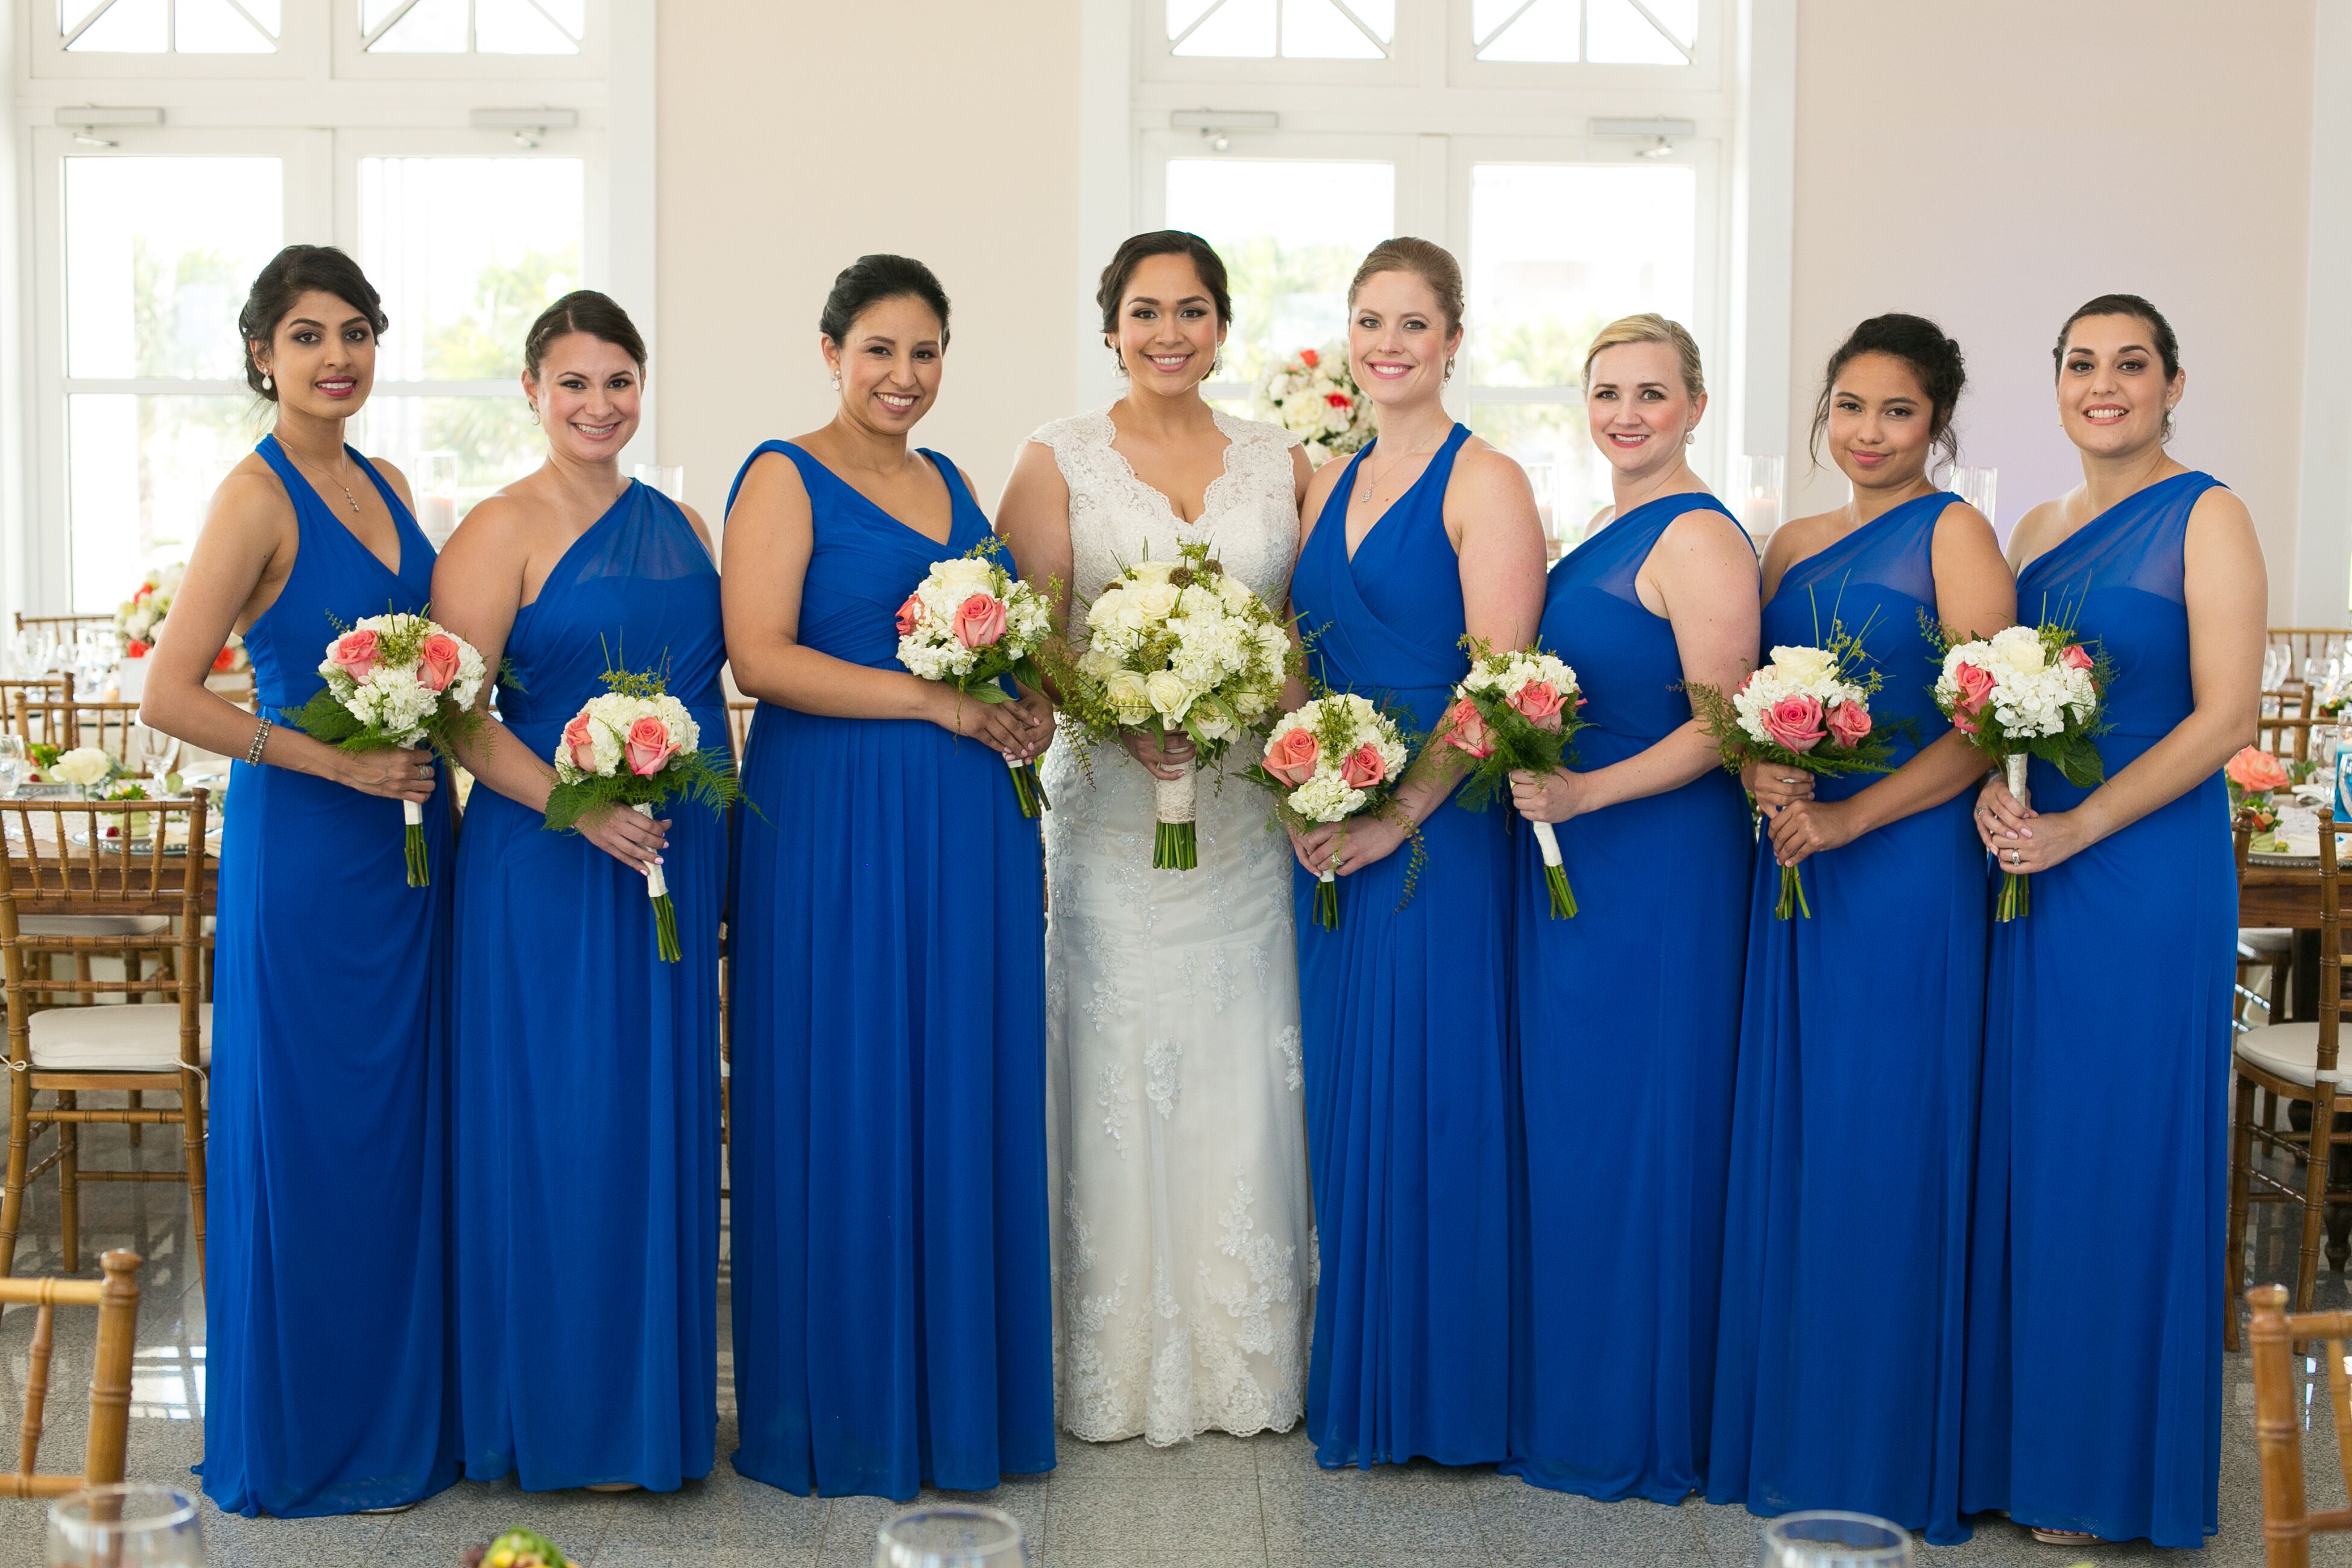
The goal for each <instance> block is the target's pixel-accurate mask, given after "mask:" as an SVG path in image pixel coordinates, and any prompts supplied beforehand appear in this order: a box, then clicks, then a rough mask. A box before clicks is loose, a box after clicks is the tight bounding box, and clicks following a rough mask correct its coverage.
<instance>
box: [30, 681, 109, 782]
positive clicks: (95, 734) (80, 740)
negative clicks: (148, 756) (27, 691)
mask: <svg viewBox="0 0 2352 1568" xmlns="http://www.w3.org/2000/svg"><path fill="white" fill-rule="evenodd" d="M138 727H139V704H137V703H136V702H118V701H112V700H108V701H97V700H89V699H85V698H82V697H79V696H77V695H76V694H75V692H74V689H73V687H72V685H71V678H70V677H68V684H67V686H66V688H65V690H64V693H63V694H62V695H61V696H58V697H28V698H26V699H25V700H22V701H20V702H18V703H16V733H17V734H19V735H21V736H23V737H24V739H25V741H26V742H27V743H28V744H29V743H32V742H45V743H47V744H48V745H52V746H55V747H57V748H58V750H60V751H67V752H70V751H72V750H73V749H74V748H75V747H77V746H96V747H97V748H98V749H99V750H100V751H102V752H105V753H106V754H107V755H108V756H110V757H112V758H113V759H114V760H115V761H116V762H118V763H120V762H123V761H125V760H127V759H128V758H129V757H130V755H131V733H132V731H135V730H137V729H138Z"/></svg>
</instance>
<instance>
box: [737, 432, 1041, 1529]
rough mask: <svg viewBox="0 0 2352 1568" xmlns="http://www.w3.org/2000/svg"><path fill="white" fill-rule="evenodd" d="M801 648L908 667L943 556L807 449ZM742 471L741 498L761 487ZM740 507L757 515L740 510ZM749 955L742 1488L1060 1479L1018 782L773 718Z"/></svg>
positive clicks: (955, 748)
mask: <svg viewBox="0 0 2352 1568" xmlns="http://www.w3.org/2000/svg"><path fill="white" fill-rule="evenodd" d="M767 452H779V453H782V455H783V456H784V457H786V458H790V459H791V460H792V463H793V467H795V468H798V469H799V470H800V474H801V479H802V482H803V484H805V485H806V486H807V487H808V495H809V507H810V510H811V512H812V514H813V517H812V521H813V524H814V531H815V542H814V550H813V552H812V553H811V555H810V557H809V563H808V574H807V577H806V579H805V580H804V582H803V585H802V589H801V612H800V641H801V642H802V644H803V646H805V647H812V648H814V649H816V650H818V651H819V652H822V653H826V654H830V655H831V656H833V657H834V658H839V659H844V660H846V661H848V662H850V663H853V664H862V665H866V666H868V667H870V668H876V669H896V668H898V658H897V652H898V629H897V626H895V624H894V623H893V620H892V616H893V615H894V614H895V612H896V611H897V609H898V605H899V604H900V603H901V602H903V601H904V600H905V599H906V597H907V595H908V594H910V593H912V592H914V590H915V585H916V584H918V583H919V582H921V581H922V579H923V577H924V575H925V574H928V573H929V570H930V568H931V566H932V564H933V563H935V562H939V561H943V560H946V559H948V558H949V557H950V556H956V555H961V554H963V553H964V552H966V551H968V550H970V549H971V547H972V546H973V545H974V544H977V543H978V542H980V541H982V539H984V538H986V537H987V536H988V533H989V527H988V520H987V518H986V517H985V516H983V515H982V512H981V510H980V505H979V503H978V502H977V501H975V500H973V499H972V496H971V492H970V491H969V490H967V489H965V488H964V485H963V480H962V479H961V476H960V475H959V474H958V473H957V471H956V467H955V465H954V464H953V463H950V461H948V460H947V459H946V458H943V457H940V455H939V454H938V453H936V452H929V451H926V452H925V453H924V454H923V455H924V456H925V457H926V458H929V459H930V461H931V462H932V463H933V464H935V465H937V467H938V468H939V470H940V478H941V479H944V480H945V481H946V482H947V487H948V491H949V494H950V498H951V501H952V505H953V511H954V523H953V528H952V531H951V532H950V534H949V537H948V540H947V542H945V543H944V544H942V543H938V542H934V541H932V540H930V539H929V538H927V537H926V536H925V535H923V534H921V533H919V532H918V531H916V530H914V529H912V528H909V527H908V526H907V525H906V524H905V523H902V522H900V521H898V520H897V519H896V518H894V517H892V516H890V515H889V514H888V513H887V512H885V511H884V510H881V508H879V507H877V506H876V505H875V504H874V503H873V502H872V501H870V500H867V499H866V497H864V496H863V495H861V494H859V493H858V492H857V491H856V489H852V488H851V487H850V485H849V484H848V483H847V482H846V481H845V480H843V479H840V478H839V477H838V476H836V475H835V473H834V472H833V471H832V470H831V469H829V468H826V467H825V466H824V464H822V463H820V462H818V461H817V460H816V459H815V458H813V457H811V456H810V455H809V454H808V453H807V452H805V451H803V450H802V449H801V448H800V447H795V446H793V445H792V444H790V443H789V442H782V441H770V442H766V443H764V444H762V445H761V447H759V448H758V449H757V450H755V451H754V452H753V453H752V454H751V460H749V461H746V463H745V464H744V468H745V470H746V471H748V470H749V469H750V468H751V462H752V461H756V460H757V459H758V458H760V456H761V454H762V453H767ZM742 482H743V481H742V476H741V475H740V474H739V475H737V477H736V480H735V488H736V489H741V488H742ZM728 504H729V505H730V507H731V506H732V505H733V504H734V496H733V493H732V492H731V491H730V494H729V497H728ZM743 784H744V793H745V795H746V797H747V801H748V804H749V805H754V806H756V807H757V808H758V809H757V810H747V811H745V812H743V813H742V814H741V826H740V833H741V838H742V845H741V849H740V862H739V867H738V871H737V877H738V881H737V890H736V897H735V905H734V909H735V914H734V924H733V934H734V942H735V951H734V974H735V988H734V1009H735V1011H734V1025H735V1031H734V1075H735V1076H734V1096H733V1109H734V1142H733V1146H732V1149H731V1151H730V1152H731V1164H730V1171H731V1175H732V1183H731V1191H732V1202H731V1206H732V1211H733V1237H734V1251H733V1262H734V1294H733V1309H734V1329H735V1396H736V1403H737V1405H738V1407H739V1409H740V1415H741V1423H742V1436H743V1441H742V1447H740V1449H738V1450H737V1451H736V1454H735V1468H737V1469H738V1470H740V1471H741V1472H742V1473H743V1474H745V1475H747V1476H751V1477H752V1478H754V1479H759V1480H762V1481H766V1482H768V1483H769V1484H770V1485H772V1486H776V1487H781V1488H782V1489H785V1490H786V1491H792V1492H799V1493H803V1494H805V1493H807V1492H810V1491H814V1492H816V1493H818V1494H819V1495H821V1496H826V1497H837V1496H845V1495H849V1494H854V1493H862V1494H866V1495H874V1496H882V1497H889V1498H896V1499H898V1500H902V1501H903V1500H908V1499H910V1498H912V1497H914V1496H915V1494H916V1492H917V1490H918V1489H919V1488H920V1487H922V1486H925V1485H929V1486H935V1487H945V1488H949V1489H955V1490H961V1491H984V1490H987V1489H990V1488H992V1487H994V1486H995V1485H996V1484H997V1482H998V1480H999V1479H1000V1478H1001V1477H1003V1476H1005V1475H1008V1474H1027V1473H1034V1472H1036V1471H1040V1470H1049V1469H1051V1468H1053V1466H1054V1366H1053V1334H1054V1330H1053V1289H1052V1265H1051V1262H1050V1260H1049V1258H1048V1251H1047V1248H1048V1246H1049V1231H1048V1225H1049V1223H1050V1214H1049V1209H1048V1200H1047V1194H1046V1185H1045V858H1044V853H1045V852H1044V847H1043V843H1042V841H1041V839H1040V837H1039V834H1038V827H1037V824H1036V823H1034V822H1032V821H1029V820H1027V819H1026V818H1024V817H1023V816H1022V815H1021V810H1020V807H1019V806H1018V805H1016V804H1015V803H1014V801H1013V792H1012V791H1011V790H1009V789H1007V788H1005V787H1004V761H1003V758H1002V757H1000V756H998V755H997V753H996V752H992V751H991V750H989V749H988V748H987V747H986V746H984V745H982V744H980V743H978V742H972V741H968V740H964V739H962V738H961V737H959V736H956V735H953V734H950V732H949V731H946V730H943V729H941V728H940V727H939V726H938V725H936V724H932V723H929V722H928V721H919V720H905V719H836V718H827V717H824V716H822V715H819V714H814V713H803V712H799V711H797V710H793V709H790V708H780V707H777V706H776V705H774V704H772V703H766V702H763V703H761V705H760V709H759V712H758V714H757V715H756V718H755V720H754V722H753V723H752V725H751V744H750V746H749V748H748V749H747V751H746V753H745V756H744V759H743Z"/></svg>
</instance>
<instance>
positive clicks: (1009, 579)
mask: <svg viewBox="0 0 2352 1568" xmlns="http://www.w3.org/2000/svg"><path fill="white" fill-rule="evenodd" d="M975 595H979V596H985V597H987V598H991V599H993V600H995V601H996V602H997V603H998V604H999V605H1002V606H1003V612H1004V630H1003V634H1002V635H1001V636H1000V637H999V638H998V639H997V641H996V642H994V643H993V644H985V645H982V646H980V647H968V646H966V645H965V643H964V641H963V639H962V638H961V637H958V636H957V635H956V631H955V626H956V616H958V614H959V613H960V612H961V610H962V609H963V606H964V605H966V604H968V603H970V602H971V599H972V598H973V597H974V596H975ZM912 603H913V604H914V605H917V606H918V607H919V612H920V614H919V619H918V620H917V621H916V623H915V625H913V626H910V627H908V629H907V630H906V631H903V632H901V633H900V634H899V635H898V662H899V663H900V664H902V665H904V666H905V667H906V668H908V670H910V671H912V672H913V673H914V674H916V675H918V676H920V677H921V678H922V679H925V680H947V681H954V682H957V683H959V684H962V683H965V682H967V681H969V680H970V679H971V678H972V677H973V676H974V675H975V672H977V671H979V670H981V668H982V665H983V663H984V662H985V661H990V660H995V661H998V662H994V663H990V664H989V665H988V668H990V669H991V670H1002V669H1003V667H1004V663H1005V662H1009V661H1010V660H1013V659H1020V658H1028V657H1029V656H1030V655H1031V654H1034V652H1036V650H1037V648H1038V647H1039V645H1041V644H1042V643H1044V642H1045V636H1046V634H1047V633H1048V632H1049V631H1050V630H1052V627H1053V617H1052V614H1051V612H1050V611H1048V610H1047V608H1046V606H1045V600H1044V598H1043V597H1042V596H1040V595H1038V593H1037V592H1036V590H1034V589H1033V588H1032V587H1030V586H1029V584H1026V583H1023V582H1020V581H1018V580H1017V579H1015V578H1014V577H1013V574H1011V573H1009V572H1007V571H1006V570H1005V569H1004V568H1003V566H1001V565H999V564H997V563H996V562H995V560H994V559H992V557H989V556H981V555H960V556H956V557H954V558H953V559H951V560H947V561H938V562H934V563H932V564H931V569H930V571H929V572H928V573H927V574H924V577H923V580H922V582H920V583H919V584H916V587H915V592H914V594H913V595H912Z"/></svg>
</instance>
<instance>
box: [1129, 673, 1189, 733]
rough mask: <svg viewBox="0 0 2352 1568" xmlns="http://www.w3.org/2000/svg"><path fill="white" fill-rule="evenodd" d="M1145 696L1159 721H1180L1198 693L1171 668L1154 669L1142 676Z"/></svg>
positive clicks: (1173, 722) (1172, 722)
mask: <svg viewBox="0 0 2352 1568" xmlns="http://www.w3.org/2000/svg"><path fill="white" fill-rule="evenodd" d="M1143 691H1144V696H1145V698H1146V699H1147V700H1149V701H1150V704H1151V708H1152V711H1154V712H1156V713H1158V714H1159V715H1160V720H1161V721H1163V722H1165V723H1170V724H1175V723H1181V722H1182V721H1183V718H1184V715H1185V713H1186V712H1187V711H1188V710H1191V708H1192V702H1193V700H1194V699H1195V698H1197V697H1199V696H1200V693H1199V692H1198V691H1196V690H1195V689H1193V688H1192V684H1191V683H1190V682H1188V681H1186V680H1185V679H1184V678H1183V677H1181V676H1180V675H1178V674H1177V673H1176V672H1175V671H1174V670H1171V669H1155V670H1153V671H1152V672H1151V673H1150V675H1147V676H1145V677H1144V678H1143Z"/></svg>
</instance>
